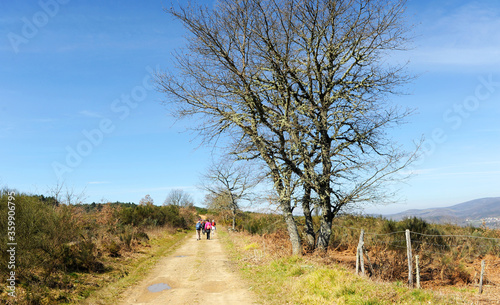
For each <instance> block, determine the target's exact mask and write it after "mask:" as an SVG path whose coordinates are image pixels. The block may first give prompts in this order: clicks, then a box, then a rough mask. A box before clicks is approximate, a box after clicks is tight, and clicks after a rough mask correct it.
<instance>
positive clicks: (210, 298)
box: [119, 234, 256, 305]
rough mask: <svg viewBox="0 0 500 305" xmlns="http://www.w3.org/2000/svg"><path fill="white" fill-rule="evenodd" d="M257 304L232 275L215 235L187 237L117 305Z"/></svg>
mask: <svg viewBox="0 0 500 305" xmlns="http://www.w3.org/2000/svg"><path fill="white" fill-rule="evenodd" d="M207 302H209V303H210V304H217V305H224V304H231V305H234V304H241V305H245V304H256V301H255V297H254V295H253V294H252V293H251V291H249V287H248V286H247V285H246V284H245V283H244V282H243V281H242V280H241V279H240V278H239V277H238V275H237V274H236V273H235V272H233V271H231V268H230V266H229V260H228V258H227V256H226V254H225V253H224V251H223V248H222V247H221V243H220V241H219V239H218V236H217V234H215V236H212V239H211V240H206V236H205V235H203V234H202V240H200V241H197V240H196V236H195V235H194V234H193V235H190V236H188V237H187V238H186V239H185V240H184V242H183V244H182V245H181V246H180V247H179V248H177V250H175V251H174V252H173V253H171V254H169V256H167V257H164V258H162V259H160V261H159V262H158V264H157V265H156V266H155V267H154V268H153V270H151V272H150V274H149V275H148V276H147V277H146V278H145V279H144V280H143V281H142V282H140V283H138V284H137V285H136V286H134V287H132V288H130V290H129V291H127V292H126V293H125V294H124V295H123V296H122V299H121V300H120V302H119V304H202V303H207Z"/></svg>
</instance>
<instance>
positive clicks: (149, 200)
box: [139, 194, 155, 206]
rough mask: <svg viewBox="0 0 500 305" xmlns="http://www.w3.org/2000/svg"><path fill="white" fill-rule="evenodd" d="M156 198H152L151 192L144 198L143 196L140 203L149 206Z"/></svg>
mask: <svg viewBox="0 0 500 305" xmlns="http://www.w3.org/2000/svg"><path fill="white" fill-rule="evenodd" d="M154 203H155V202H154V200H153V198H151V196H150V195H149V194H147V195H146V196H144V198H142V199H141V200H140V201H139V205H144V206H148V205H154Z"/></svg>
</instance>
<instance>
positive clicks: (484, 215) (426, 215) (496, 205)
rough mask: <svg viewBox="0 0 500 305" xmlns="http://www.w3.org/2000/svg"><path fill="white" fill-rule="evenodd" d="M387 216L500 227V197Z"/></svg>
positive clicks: (398, 218)
mask: <svg viewBox="0 0 500 305" xmlns="http://www.w3.org/2000/svg"><path fill="white" fill-rule="evenodd" d="M386 217H387V218H389V219H392V220H402V219H405V218H408V217H418V218H422V219H424V220H426V221H429V222H433V223H452V224H457V225H474V226H477V225H481V224H482V223H483V222H484V223H485V224H486V225H487V226H489V227H500V197H490V198H481V199H475V200H471V201H466V202H463V203H459V204H456V205H453V206H449V207H438V208H430V209H411V210H407V211H404V212H401V213H397V214H391V215H386Z"/></svg>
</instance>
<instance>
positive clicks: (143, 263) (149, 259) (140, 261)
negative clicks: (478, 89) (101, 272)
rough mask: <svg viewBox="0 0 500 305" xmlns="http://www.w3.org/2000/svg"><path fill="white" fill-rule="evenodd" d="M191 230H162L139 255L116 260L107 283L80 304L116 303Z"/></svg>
mask: <svg viewBox="0 0 500 305" xmlns="http://www.w3.org/2000/svg"><path fill="white" fill-rule="evenodd" d="M189 232H190V231H187V232H186V231H183V232H177V233H175V234H171V233H169V232H166V231H164V232H162V233H160V234H158V236H157V237H156V238H153V239H151V241H150V247H147V248H143V249H142V250H141V251H140V252H139V253H137V255H135V256H131V257H128V258H125V259H123V260H122V261H114V262H113V263H112V268H114V269H115V270H116V272H115V273H114V275H112V276H111V278H110V279H108V280H107V284H106V285H105V286H104V287H102V288H100V289H98V290H93V291H89V292H88V297H87V298H85V299H84V300H81V301H80V302H78V304H92V305H94V304H95V305H108V304H109V305H111V304H116V303H117V300H118V299H119V298H120V295H122V294H123V293H124V292H125V291H126V289H128V288H129V287H131V286H133V285H134V284H136V283H137V282H139V281H141V280H142V279H143V278H144V277H145V276H146V275H147V274H148V272H149V271H150V270H151V268H152V267H153V266H154V265H155V264H156V263H157V262H158V260H159V259H160V258H162V257H164V256H166V255H168V254H169V253H171V252H172V251H174V250H175V249H176V248H177V247H178V246H179V245H180V241H181V240H183V239H184V238H185V237H186V236H187V235H188V233H189Z"/></svg>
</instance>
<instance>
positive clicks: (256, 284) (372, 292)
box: [219, 230, 470, 305]
mask: <svg viewBox="0 0 500 305" xmlns="http://www.w3.org/2000/svg"><path fill="white" fill-rule="evenodd" d="M219 232H222V230H221V231H219ZM220 236H222V239H223V241H224V244H225V246H226V247H227V249H228V250H229V252H230V254H231V258H232V260H233V262H234V264H235V266H236V267H237V268H238V269H239V270H240V271H241V272H242V274H243V276H244V278H246V279H247V280H248V281H249V283H250V285H251V286H252V290H253V291H254V292H255V293H256V294H257V295H258V297H259V298H260V300H261V302H262V303H263V304H353V305H354V304H356V305H358V304H470V301H467V300H466V298H465V297H461V296H460V295H451V294H449V295H444V294H441V293H438V292H434V291H428V290H420V289H409V288H407V287H406V283H402V282H394V283H385V282H381V281H373V280H371V279H369V278H366V277H361V276H357V275H355V274H354V273H352V272H351V271H349V270H347V269H346V268H344V267H342V266H340V265H336V264H332V265H328V266H327V265H325V264H323V263H321V260H318V259H315V256H313V255H312V256H307V257H296V256H287V255H286V254H284V252H286V251H285V249H283V247H282V246H279V245H278V243H273V244H269V243H268V244H267V246H266V245H265V244H264V245H262V243H260V242H259V241H258V240H257V239H258V236H255V235H249V234H246V233H222V234H220ZM264 247H265V249H264Z"/></svg>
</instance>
